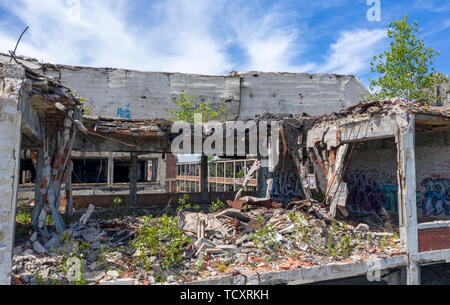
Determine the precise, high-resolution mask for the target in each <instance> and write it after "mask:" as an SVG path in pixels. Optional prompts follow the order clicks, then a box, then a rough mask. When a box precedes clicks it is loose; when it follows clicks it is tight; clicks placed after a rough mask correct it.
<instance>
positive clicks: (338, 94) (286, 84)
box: [239, 72, 368, 117]
mask: <svg viewBox="0 0 450 305" xmlns="http://www.w3.org/2000/svg"><path fill="white" fill-rule="evenodd" d="M239 75H241V76H242V77H243V79H242V83H241V109H240V112H239V114H240V116H241V117H253V116H255V115H258V114H262V113H264V112H268V113H303V112H305V113H307V114H309V115H323V114H328V113H331V112H335V111H339V110H341V109H343V108H347V107H348V106H351V105H354V104H356V103H357V102H358V101H359V100H360V98H361V95H362V94H367V93H368V92H367V89H366V88H365V87H364V85H363V84H362V83H361V82H360V81H359V80H358V78H356V77H355V76H351V75H336V74H318V73H314V74H308V73H272V72H271V73H263V72H245V73H239Z"/></svg>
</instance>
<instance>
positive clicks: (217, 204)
mask: <svg viewBox="0 0 450 305" xmlns="http://www.w3.org/2000/svg"><path fill="white" fill-rule="evenodd" d="M224 207H225V204H224V203H223V202H222V201H220V200H219V199H217V200H216V201H213V202H211V203H210V204H209V211H210V212H211V213H217V212H218V211H220V210H221V209H223V208H224Z"/></svg>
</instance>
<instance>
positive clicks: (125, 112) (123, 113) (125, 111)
mask: <svg viewBox="0 0 450 305" xmlns="http://www.w3.org/2000/svg"><path fill="white" fill-rule="evenodd" d="M129 107H130V104H127V105H126V107H125V108H117V116H118V117H119V118H122V119H130V118H131V112H130V109H129Z"/></svg>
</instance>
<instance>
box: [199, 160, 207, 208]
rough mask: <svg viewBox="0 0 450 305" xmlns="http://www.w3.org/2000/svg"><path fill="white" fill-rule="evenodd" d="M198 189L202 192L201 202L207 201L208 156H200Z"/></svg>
mask: <svg viewBox="0 0 450 305" xmlns="http://www.w3.org/2000/svg"><path fill="white" fill-rule="evenodd" d="M200 191H201V193H202V203H208V157H207V156H203V155H202V157H201V168H200Z"/></svg>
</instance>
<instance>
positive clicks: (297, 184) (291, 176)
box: [271, 168, 303, 202]
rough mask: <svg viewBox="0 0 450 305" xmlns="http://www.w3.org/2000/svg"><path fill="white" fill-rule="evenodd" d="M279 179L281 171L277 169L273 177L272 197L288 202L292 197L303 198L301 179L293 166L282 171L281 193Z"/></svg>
mask: <svg viewBox="0 0 450 305" xmlns="http://www.w3.org/2000/svg"><path fill="white" fill-rule="evenodd" d="M281 179H282V177H281V171H280V170H279V169H277V170H276V171H275V173H274V177H273V186H272V196H271V197H272V199H274V200H277V201H281V202H290V201H291V200H292V198H294V197H297V198H303V192H302V185H301V181H300V178H299V177H298V174H297V171H296V170H295V168H293V169H292V170H290V171H286V172H285V173H284V177H283V179H284V183H283V194H281Z"/></svg>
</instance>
